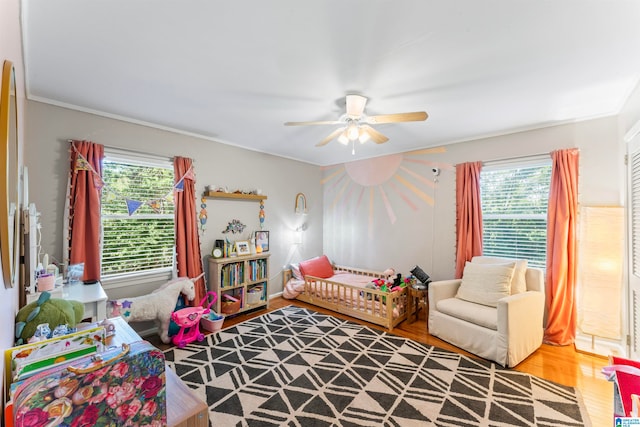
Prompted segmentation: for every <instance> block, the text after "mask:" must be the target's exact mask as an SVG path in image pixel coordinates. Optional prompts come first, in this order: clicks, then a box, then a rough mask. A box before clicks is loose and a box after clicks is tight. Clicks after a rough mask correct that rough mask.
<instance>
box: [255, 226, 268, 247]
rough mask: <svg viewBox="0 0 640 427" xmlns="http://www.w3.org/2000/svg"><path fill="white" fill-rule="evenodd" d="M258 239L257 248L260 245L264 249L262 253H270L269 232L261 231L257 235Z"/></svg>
mask: <svg viewBox="0 0 640 427" xmlns="http://www.w3.org/2000/svg"><path fill="white" fill-rule="evenodd" d="M255 238H256V247H257V246H258V245H260V247H262V252H268V251H269V232H268V231H264V230H260V231H256V233H255Z"/></svg>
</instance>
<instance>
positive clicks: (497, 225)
mask: <svg viewBox="0 0 640 427" xmlns="http://www.w3.org/2000/svg"><path fill="white" fill-rule="evenodd" d="M550 182H551V161H550V160H546V161H543V162H536V163H535V164H524V165H517V164H512V165H511V166H505V165H501V166H499V167H491V166H485V167H484V168H483V170H482V171H481V173H480V194H481V199H482V226H483V236H482V244H483V255H485V256H495V257H504V258H516V259H526V260H528V262H529V265H530V266H532V267H539V268H545V267H546V252H547V247H546V245H547V205H548V199H549V184H550Z"/></svg>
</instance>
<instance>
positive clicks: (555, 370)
mask: <svg viewBox="0 0 640 427" xmlns="http://www.w3.org/2000/svg"><path fill="white" fill-rule="evenodd" d="M287 305H296V306H299V307H306V308H310V309H312V310H315V311H318V312H321V313H326V314H331V315H333V316H336V317H340V318H343V319H349V320H352V321H355V322H358V323H362V324H365V325H367V326H369V327H371V328H376V329H381V330H383V329H382V328H381V327H379V326H377V325H373V324H370V323H367V322H361V321H358V320H357V319H354V318H351V317H348V316H343V315H340V314H338V313H334V312H331V311H328V310H324V309H322V308H319V307H316V306H313V305H310V304H306V303H303V302H300V301H296V300H286V299H284V298H281V297H278V298H274V299H271V301H270V302H269V311H272V310H276V309H278V308H281V307H285V306H287ZM264 313H265V310H258V311H256V312H253V313H248V314H240V315H237V316H235V317H232V318H228V319H225V321H224V327H225V328H227V327H229V326H232V325H234V324H236V323H240V322H243V321H245V320H247V319H250V318H252V317H256V316H260V315H262V314H264ZM393 333H394V334H396V335H400V336H403V337H405V338H409V339H412V340H415V341H419V342H422V343H425V344H429V345H434V346H437V347H440V348H445V349H448V350H452V351H457V352H459V353H463V354H466V355H468V356H470V357H474V356H473V355H471V354H470V353H467V352H464V351H462V350H460V349H458V348H456V347H453V346H452V345H450V344H447V343H446V342H444V341H441V340H439V339H438V338H435V337H432V336H431V335H429V333H428V332H427V325H426V316H425V310H424V309H423V310H421V311H420V312H419V314H418V320H417V321H415V322H412V323H408V322H406V321H405V322H402V323H401V324H400V325H399V326H398V327H396V328H394V330H393ZM154 341H155V340H154ZM154 344H156V345H157V342H154ZM160 347H166V346H160ZM606 364H607V359H606V358H604V357H600V356H594V355H590V354H585V353H580V352H577V351H576V350H575V349H574V347H573V346H564V347H556V346H550V345H546V344H543V345H542V347H541V348H540V349H538V350H537V351H536V352H535V353H533V354H532V355H531V356H529V357H528V358H527V359H525V360H524V361H523V362H522V363H520V364H519V365H518V366H516V367H515V368H514V369H516V370H518V371H521V372H526V373H529V374H532V375H535V376H537V377H540V378H544V379H547V380H550V381H554V382H556V383H559V384H563V385H566V386H571V387H576V388H577V389H578V390H579V391H580V393H581V394H582V397H583V399H584V403H585V406H586V408H587V411H588V413H589V416H590V417H591V422H592V424H593V426H594V427H599V426H610V425H612V424H613V415H612V414H613V385H612V383H610V382H608V381H607V380H606V379H605V378H604V376H603V375H602V373H601V370H602V368H603V367H604V366H605V365H606Z"/></svg>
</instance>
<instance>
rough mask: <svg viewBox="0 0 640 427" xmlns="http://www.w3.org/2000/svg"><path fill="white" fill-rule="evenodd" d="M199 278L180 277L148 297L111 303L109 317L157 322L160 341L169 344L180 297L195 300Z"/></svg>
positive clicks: (129, 320)
mask: <svg viewBox="0 0 640 427" xmlns="http://www.w3.org/2000/svg"><path fill="white" fill-rule="evenodd" d="M199 278H200V277H196V278H195V279H189V278H187V277H180V278H178V279H175V280H171V281H169V282H167V283H165V284H164V285H162V286H161V287H160V288H159V289H157V290H155V291H153V292H152V293H150V294H148V295H143V296H140V297H135V298H123V299H119V300H115V301H109V303H110V305H111V312H110V316H109V317H115V316H122V318H123V319H124V320H125V321H127V322H138V321H142V320H155V321H156V325H157V327H158V334H159V335H160V339H161V340H162V342H163V343H165V344H168V343H170V342H171V338H169V322H170V321H171V313H172V312H173V310H174V308H175V306H176V301H177V300H178V295H180V293H182V294H184V295H185V297H186V298H187V299H188V300H189V301H191V300H193V299H194V298H195V297H196V290H195V286H194V282H195V281H196V280H198V279H199Z"/></svg>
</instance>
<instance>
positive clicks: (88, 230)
mask: <svg viewBox="0 0 640 427" xmlns="http://www.w3.org/2000/svg"><path fill="white" fill-rule="evenodd" d="M103 159H104V146H103V145H100V144H95V143H93V142H90V141H71V153H70V167H69V264H70V265H71V264H79V263H84V275H83V276H82V280H100V230H101V220H100V195H101V190H102V160H103Z"/></svg>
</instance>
